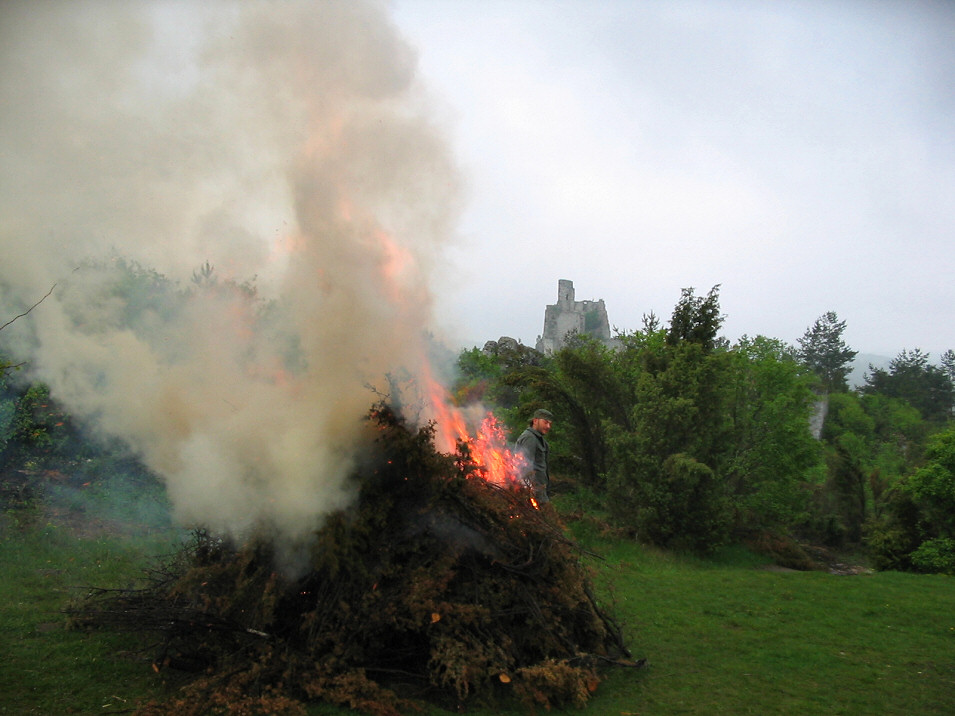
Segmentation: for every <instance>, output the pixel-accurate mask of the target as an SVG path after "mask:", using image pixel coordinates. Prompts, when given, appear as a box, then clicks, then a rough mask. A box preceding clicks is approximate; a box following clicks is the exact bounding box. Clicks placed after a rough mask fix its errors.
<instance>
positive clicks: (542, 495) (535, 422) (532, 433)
mask: <svg viewBox="0 0 955 716" xmlns="http://www.w3.org/2000/svg"><path fill="white" fill-rule="evenodd" d="M553 422H554V415H553V413H551V412H550V411H549V410H543V409H541V410H535V411H534V415H533V417H531V420H530V424H529V425H528V427H527V429H526V430H525V431H524V432H522V433H521V435H520V437H519V438H517V442H516V443H515V446H516V448H517V449H518V450H520V451H521V453H523V455H524V457H525V458H526V459H527V468H526V469H527V472H526V473H525V475H526V477H525V479H526V480H527V482H528V486H529V487H530V488H531V489H532V490H533V491H534V498H535V499H536V500H537V502H538V503H539V504H543V503H545V502H549V501H550V497H548V495H547V490H548V488H549V487H550V473H549V472H548V471H547V451H548V449H549V448H548V445H547V440H546V439H545V438H544V436H545V435H547V433H549V432H550V428H551V424H552V423H553Z"/></svg>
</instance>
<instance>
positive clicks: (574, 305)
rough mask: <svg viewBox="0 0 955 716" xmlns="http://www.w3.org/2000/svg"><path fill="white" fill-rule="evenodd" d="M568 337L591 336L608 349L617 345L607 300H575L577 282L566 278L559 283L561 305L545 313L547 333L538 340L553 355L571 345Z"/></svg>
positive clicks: (554, 306) (553, 306) (550, 307)
mask: <svg viewBox="0 0 955 716" xmlns="http://www.w3.org/2000/svg"><path fill="white" fill-rule="evenodd" d="M568 335H586V336H591V337H592V338H596V339H597V340H598V341H601V342H602V343H606V344H607V345H611V344H612V342H613V341H612V339H611V337H610V320H609V319H608V318H607V307H606V306H605V305H604V301H603V299H602V298H601V299H599V300H597V301H577V300H575V298H574V282H573V281H568V280H567V279H564V278H562V279H560V280H559V281H558V282H557V303H554V304H550V305H548V306H547V307H546V308H545V309H544V333H543V335H540V336H538V337H537V346H536V348H537V350H539V351H540V352H542V353H553V352H554V351H557V350H560V349H561V348H562V347H563V346H564V345H565V344H566V343H567V337H568Z"/></svg>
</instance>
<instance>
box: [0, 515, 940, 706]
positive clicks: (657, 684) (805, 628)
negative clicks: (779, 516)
mask: <svg viewBox="0 0 955 716" xmlns="http://www.w3.org/2000/svg"><path fill="white" fill-rule="evenodd" d="M0 526H2V525H0ZM174 540H175V537H174V534H173V533H171V532H161V533H158V534H154V535H152V536H138V537H129V536H127V537H121V536H107V535H104V534H80V533H77V532H76V531H75V530H72V529H69V528H67V527H64V526H56V525H54V524H36V525H32V526H29V527H25V528H24V527H19V526H14V527H10V526H9V525H7V526H6V527H3V529H2V532H0V568H2V570H3V580H2V581H0V649H2V661H0V713H2V714H50V715H51V716H53V715H58V714H69V713H74V714H94V713H95V714H108V713H121V712H126V713H128V712H129V711H130V709H132V708H133V707H134V705H135V702H136V701H137V700H142V699H145V698H149V697H153V696H156V695H157V694H160V693H162V690H163V683H162V680H161V678H160V677H157V676H156V675H155V674H154V673H153V671H152V669H151V668H150V662H149V659H148V658H144V657H141V656H137V655H136V654H135V652H134V649H135V647H136V646H137V644H135V643H133V642H132V641H131V640H130V638H129V637H126V636H123V635H116V634H103V633H92V634H90V633H85V632H80V631H69V630H66V629H65V628H64V627H65V620H64V617H63V615H62V613H61V610H62V609H63V608H64V607H65V606H66V605H67V603H68V601H69V599H70V598H71V596H73V595H75V594H77V593H79V592H81V591H82V587H84V586H87V585H94V586H126V585H128V584H129V583H130V581H131V580H132V579H133V578H134V577H135V576H136V575H138V574H139V573H140V572H141V569H142V566H143V565H144V563H145V559H144V557H145V555H157V554H162V553H166V552H168V551H170V550H171V549H172V545H173V544H174ZM585 541H586V542H587V544H589V545H590V546H591V547H592V548H593V549H594V550H595V551H597V552H598V553H600V554H601V555H602V556H603V559H602V560H595V566H596V567H597V569H598V572H599V574H598V579H597V582H598V587H599V590H600V593H601V594H602V595H603V597H602V598H604V599H606V600H608V601H610V600H612V601H613V602H614V604H615V612H616V614H617V615H618V617H619V618H620V619H621V621H622V622H623V623H624V624H625V627H626V633H627V635H628V638H629V641H630V644H631V647H632V650H633V655H634V657H646V658H647V660H648V666H646V667H645V668H643V669H639V670H635V669H615V670H612V671H610V672H609V673H608V674H607V678H606V679H605V681H604V682H603V683H602V684H601V686H600V688H599V689H598V691H597V693H596V695H595V697H594V699H593V701H592V702H591V705H590V706H589V707H588V708H587V709H586V710H585V711H584V713H592V714H600V715H601V716H602V715H604V714H607V715H614V716H629V715H636V714H640V715H641V716H652V715H655V714H721V713H725V714H750V713H751V714H799V715H804V714H827V715H829V714H905V715H907V716H911V715H913V714H945V715H946V716H948V715H949V714H952V713H955V580H953V579H952V578H950V577H941V576H920V575H910V574H900V573H891V572H888V573H878V574H866V575H857V576H835V575H830V574H826V573H822V572H779V571H772V570H769V569H767V568H766V565H765V564H763V563H762V562H761V561H760V560H759V559H758V558H756V557H754V556H753V555H751V554H749V553H746V552H743V551H731V552H727V553H724V554H722V555H720V556H719V557H718V558H716V559H714V560H709V561H705V560H699V559H693V558H687V557H681V556H678V555H672V554H668V553H664V552H660V551H656V550H651V549H648V548H645V547H640V546H638V545H635V544H632V543H629V542H620V541H612V540H605V539H600V538H598V537H590V538H587V539H586V540H585ZM310 713H312V714H327V715H341V714H346V713H351V712H349V711H347V710H345V709H340V708H333V707H326V706H321V705H317V706H315V707H313V708H312V709H310ZM425 713H426V714H429V715H430V716H441V715H443V714H450V713H451V712H446V711H442V710H440V709H431V710H428V711H426V712H425ZM470 713H472V714H474V715H475V716H490V715H491V714H498V713H512V714H518V713H524V712H523V711H521V710H519V709H514V710H511V711H502V710H501V709H497V708H495V709H493V710H483V709H478V708H475V709H473V710H471V711H470ZM567 713H581V712H580V711H578V710H576V709H571V710H569V711H568V712H567Z"/></svg>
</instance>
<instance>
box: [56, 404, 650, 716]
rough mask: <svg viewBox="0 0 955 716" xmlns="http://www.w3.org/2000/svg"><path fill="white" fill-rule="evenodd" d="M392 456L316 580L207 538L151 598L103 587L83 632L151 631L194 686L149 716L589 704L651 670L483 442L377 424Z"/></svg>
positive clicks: (87, 608) (264, 550)
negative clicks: (617, 680)
mask: <svg viewBox="0 0 955 716" xmlns="http://www.w3.org/2000/svg"><path fill="white" fill-rule="evenodd" d="M371 420H372V421H373V422H374V423H375V424H376V425H377V427H378V428H379V430H378V440H377V455H376V457H375V459H374V461H373V462H371V463H369V464H368V466H367V467H366V468H364V470H363V474H362V475H361V476H360V477H359V478H357V479H358V480H359V482H360V485H359V489H360V497H359V499H358V502H357V504H356V506H354V507H353V508H352V509H349V510H347V511H342V512H340V513H337V514H335V515H333V516H332V517H331V518H329V519H328V520H327V521H326V523H325V525H324V527H323V528H322V529H321V530H320V532H319V533H318V535H317V540H316V541H315V543H314V545H313V546H312V547H311V548H310V551H309V554H308V565H307V568H306V570H305V571H304V573H303V574H301V576H298V577H295V578H289V577H287V576H283V572H282V570H281V569H279V568H278V566H277V559H276V555H275V552H274V549H273V546H272V545H271V544H270V542H269V541H268V540H266V539H260V540H257V541H256V540H253V541H249V542H247V543H246V544H241V545H239V544H231V543H229V542H227V541H224V540H220V539H217V538H216V537H215V536H213V535H210V534H207V533H204V532H201V531H199V532H196V533H195V534H194V539H193V540H192V542H191V543H190V545H189V546H188V548H186V549H184V550H183V551H182V552H181V553H179V554H178V555H176V556H175V557H174V558H173V559H171V560H169V561H167V562H166V563H165V564H163V565H161V566H159V567H158V568H155V569H153V570H151V571H150V572H149V573H148V575H147V580H146V582H145V586H143V587H142V588H138V589H129V590H99V591H95V592H93V593H92V594H90V595H89V596H88V597H87V598H86V599H85V600H84V601H82V602H81V603H78V604H77V605H76V606H75V607H73V608H72V609H71V613H72V616H73V618H74V620H75V622H76V623H77V624H78V625H82V626H87V627H101V628H112V629H120V630H127V631H137V632H143V633H144V634H145V635H147V636H148V637H149V638H150V642H151V649H153V650H154V651H153V655H154V663H153V668H155V669H156V670H166V669H173V670H176V671H177V672H182V673H188V674H191V676H190V678H189V680H188V682H187V685H186V686H185V687H184V688H183V690H182V691H181V692H178V693H177V694H176V696H175V697H173V698H171V699H170V700H167V701H164V702H162V703H151V704H147V705H145V706H143V707H141V709H140V713H142V714H160V713H176V714H207V713H220V712H221V713H278V712H281V713H304V712H305V707H304V703H305V702H308V701H312V700H320V701H326V702H331V703H336V704H341V705H345V706H348V707H350V708H353V709H356V710H360V711H363V712H366V713H370V714H380V715H392V714H399V713H401V712H403V711H405V710H408V709H411V708H413V707H414V705H415V703H416V702H419V701H421V700H426V701H430V702H433V703H439V704H443V705H445V706H449V707H456V706H459V705H460V704H462V703H465V702H471V701H476V702H480V703H483V704H487V703H506V702H508V701H512V700H519V701H522V702H524V703H526V704H529V705H532V704H537V705H540V706H543V707H545V708H549V707H551V706H560V705H571V704H574V705H583V704H584V703H586V702H587V700H588V699H589V697H590V696H591V694H592V693H593V691H594V690H595V689H596V687H597V684H598V682H599V681H600V675H599V673H600V667H601V666H603V665H607V664H620V665H634V664H633V662H631V661H630V660H629V656H630V655H629V652H628V650H627V647H626V646H625V644H624V642H623V639H622V635H621V632H620V629H619V627H618V626H617V624H616V623H615V622H614V620H613V619H612V617H611V616H610V615H608V614H607V613H606V612H605V611H604V610H603V609H602V608H601V607H600V605H599V604H598V603H597V601H596V599H595V597H594V594H593V592H592V590H591V584H590V575H589V572H588V570H587V569H586V568H585V567H584V566H582V564H581V561H580V551H579V548H578V547H577V546H576V545H575V544H574V543H573V542H572V541H571V540H570V539H568V537H567V536H566V535H565V534H564V532H563V530H562V529H561V527H560V524H559V522H558V520H557V517H556V515H555V513H554V512H553V509H552V507H550V506H549V505H544V506H543V508H542V509H540V508H538V506H536V505H535V504H534V503H533V502H532V501H531V499H530V493H529V492H528V490H526V489H524V488H521V487H516V486H508V485H500V484H495V483H494V482H493V481H489V480H487V479H483V477H484V475H483V469H482V468H481V467H480V466H479V465H477V464H476V462H475V461H474V459H473V458H472V456H471V454H470V450H469V447H468V445H467V444H466V443H460V444H459V448H458V450H457V451H456V452H455V454H444V453H441V452H438V451H437V450H436V449H435V447H434V434H433V429H432V428H430V427H428V428H423V429H420V430H412V429H410V428H409V427H408V426H407V425H406V424H405V423H404V421H403V420H402V419H400V418H399V417H397V416H396V415H395V414H394V412H392V411H391V410H389V409H388V408H385V407H379V408H376V409H374V410H373V411H372V412H371Z"/></svg>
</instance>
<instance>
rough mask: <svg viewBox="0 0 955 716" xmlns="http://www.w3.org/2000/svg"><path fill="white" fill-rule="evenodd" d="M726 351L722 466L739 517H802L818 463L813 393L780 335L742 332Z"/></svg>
mask: <svg viewBox="0 0 955 716" xmlns="http://www.w3.org/2000/svg"><path fill="white" fill-rule="evenodd" d="M731 358H732V366H731V369H732V373H730V374H729V375H728V376H727V377H728V379H729V380H728V382H729V383H730V385H731V386H732V387H733V395H732V402H731V403H730V405H729V408H728V410H729V414H730V419H731V423H732V433H731V434H732V445H733V449H732V451H731V452H730V454H729V456H728V459H727V461H726V468H725V469H726V473H727V476H728V480H729V486H730V492H731V494H732V496H733V502H734V505H735V508H736V510H737V511H738V516H737V518H736V519H737V524H738V525H739V526H743V525H748V526H749V527H751V528H755V529H781V530H784V531H785V530H786V529H787V528H789V527H791V526H793V525H797V524H800V523H801V522H803V521H804V520H805V519H806V518H807V512H808V509H809V501H808V497H809V494H808V492H807V490H806V489H805V483H806V482H807V481H809V480H810V475H811V473H812V471H813V470H814V469H815V468H816V467H817V466H818V465H819V464H820V459H821V452H820V448H819V444H818V442H817V441H816V440H814V439H813V438H812V435H811V434H810V432H809V430H808V429H807V425H808V422H809V416H810V413H811V411H812V410H814V406H815V400H816V396H815V394H814V393H813V391H812V390H811V382H810V379H809V377H808V376H807V375H806V374H805V372H804V371H803V370H802V369H801V368H800V366H799V365H798V364H797V363H795V362H794V360H793V359H792V356H791V354H790V352H789V349H788V347H787V346H785V345H784V344H783V343H782V342H781V341H777V340H774V339H770V338H765V337H762V336H757V337H756V338H752V339H751V338H748V337H746V336H743V337H742V338H741V339H740V340H739V342H738V344H737V345H736V346H735V347H734V349H733V351H732V353H731Z"/></svg>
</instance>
